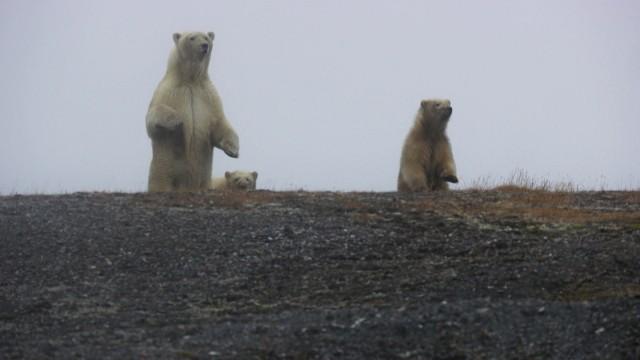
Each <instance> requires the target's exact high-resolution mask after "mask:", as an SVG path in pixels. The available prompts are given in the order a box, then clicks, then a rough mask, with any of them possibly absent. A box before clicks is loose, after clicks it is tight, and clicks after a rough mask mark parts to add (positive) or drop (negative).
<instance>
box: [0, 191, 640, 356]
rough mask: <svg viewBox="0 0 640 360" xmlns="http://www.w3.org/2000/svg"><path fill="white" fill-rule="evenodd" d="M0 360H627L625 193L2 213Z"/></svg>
mask: <svg viewBox="0 0 640 360" xmlns="http://www.w3.org/2000/svg"><path fill="white" fill-rule="evenodd" d="M0 358H3V359H6V358H9V359H11V358H60V359H71V358H112V359H126V358H149V359H157V358H172V359H175V358H186V359H211V358H240V359H252V358H255V359H263V358H265V359H277V358H287V359H307V358H311V359H334V358H346V359H375V358H381V359H382V358H383V359H394V358H396V359H414V358H416V359H549V358H553V359H639V358H640V193H637V192H579V193H545V192H536V191H520V190H518V189H507V190H505V191H501V192H497V191H482V192H479V191H451V192H446V193H429V194H416V195H400V194H396V193H310V192H284V193H278V192H265V191H257V192H251V193H228V192H218V193H213V192H208V193H184V194H110V193H77V194H70V195H58V196H42V195H36V196H10V197H0Z"/></svg>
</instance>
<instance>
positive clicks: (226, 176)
mask: <svg viewBox="0 0 640 360" xmlns="http://www.w3.org/2000/svg"><path fill="white" fill-rule="evenodd" d="M224 177H225V178H227V179H228V178H230V177H231V173H230V172H228V171H225V172H224Z"/></svg>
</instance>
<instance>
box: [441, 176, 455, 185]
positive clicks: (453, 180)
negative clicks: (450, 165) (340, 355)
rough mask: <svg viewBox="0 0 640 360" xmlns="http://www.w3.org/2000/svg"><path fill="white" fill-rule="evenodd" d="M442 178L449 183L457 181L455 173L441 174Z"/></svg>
mask: <svg viewBox="0 0 640 360" xmlns="http://www.w3.org/2000/svg"><path fill="white" fill-rule="evenodd" d="M442 179H443V180H444V181H447V182H450V183H454V184H457V183H458V177H457V176H455V175H443V176H442Z"/></svg>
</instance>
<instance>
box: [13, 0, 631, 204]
mask: <svg viewBox="0 0 640 360" xmlns="http://www.w3.org/2000/svg"><path fill="white" fill-rule="evenodd" d="M190 30H195V31H203V32H206V31H213V32H215V34H216V38H215V41H214V47H213V56H212V63H211V66H210V68H209V69H210V75H211V78H212V80H213V82H214V84H215V86H216V87H217V89H218V91H219V92H220V95H221V97H222V101H223V104H224V108H225V112H226V114H227V117H228V119H229V120H230V122H231V123H232V124H233V126H234V127H235V129H236V131H237V132H238V134H239V136H240V158H239V159H231V158H228V157H227V156H226V155H225V154H224V153H223V152H221V151H219V150H216V151H215V154H214V161H213V172H214V174H222V173H224V171H225V170H236V169H246V170H255V171H258V173H259V177H258V187H259V188H266V189H275V190H290V189H305V190H340V191H369V190H374V191H392V190H395V187H396V177H397V172H398V166H399V159H400V150H401V147H402V143H403V141H404V137H405V135H406V133H407V131H408V130H409V128H410V127H411V124H412V122H413V118H414V115H415V113H416V111H417V109H418V107H419V102H420V100H421V99H423V98H432V97H438V98H449V99H451V101H452V105H453V109H454V110H453V115H452V118H451V122H450V124H449V130H448V133H449V137H450V139H451V142H452V146H453V152H454V156H455V159H456V162H457V167H458V177H459V178H460V179H461V184H459V185H456V186H452V188H453V189H462V188H465V187H469V186H471V185H473V184H474V183H476V182H478V181H479V180H481V179H484V178H490V179H493V180H496V181H498V180H500V179H502V178H505V177H508V176H509V174H511V173H513V171H514V170H516V169H524V170H525V171H526V172H527V173H528V174H529V175H530V176H532V177H535V178H541V179H542V178H543V179H548V180H550V181H554V182H560V181H572V182H573V183H574V184H576V185H579V186H581V187H583V188H587V189H588V188H592V189H600V188H602V187H605V188H607V189H638V188H640V161H639V154H640V1H636V0H628V1H623V0H616V1H605V0H602V1H593V0H588V1H587V0H575V1H533V0H532V1H513V0H505V1H472V0H468V1H425V0H421V1H418V0H416V1H408V0H407V1H391V0H389V1H382V0H376V1H372V0H357V1H356V0H350V1H342V0H323V1H303V0H286V1H285V0H269V1H260V0H254V1H237V0H234V1H232V0H228V1H179V2H177V1H164V2H159V1H148V2H144V1H120V0H110V1H80V0H74V1H70V0H63V1H52V0H51V1H46V0H39V1H33V0H30V1H29V0H27V1H25V0H3V1H1V2H0V36H1V40H2V51H1V52H0V109H1V110H2V111H1V114H2V116H1V118H0V194H12V193H33V192H40V193H60V192H73V191H127V192H129V191H144V190H146V185H147V176H148V170H149V162H150V160H151V142H150V140H149V138H148V137H147V134H146V131H145V121H144V118H145V114H146V112H147V107H148V104H149V101H150V100H151V95H152V93H153V91H154V89H155V87H156V85H157V84H158V82H159V81H160V79H161V78H162V76H163V74H164V72H165V69H166V63H167V57H168V54H169V51H170V49H171V48H172V47H173V41H172V38H171V35H172V34H173V33H174V32H180V31H190Z"/></svg>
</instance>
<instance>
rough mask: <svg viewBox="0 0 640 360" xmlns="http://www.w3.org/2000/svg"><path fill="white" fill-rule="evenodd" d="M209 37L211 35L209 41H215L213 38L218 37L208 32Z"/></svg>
mask: <svg viewBox="0 0 640 360" xmlns="http://www.w3.org/2000/svg"><path fill="white" fill-rule="evenodd" d="M207 35H209V39H211V41H213V38H215V37H216V34H214V33H212V32H208V33H207Z"/></svg>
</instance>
